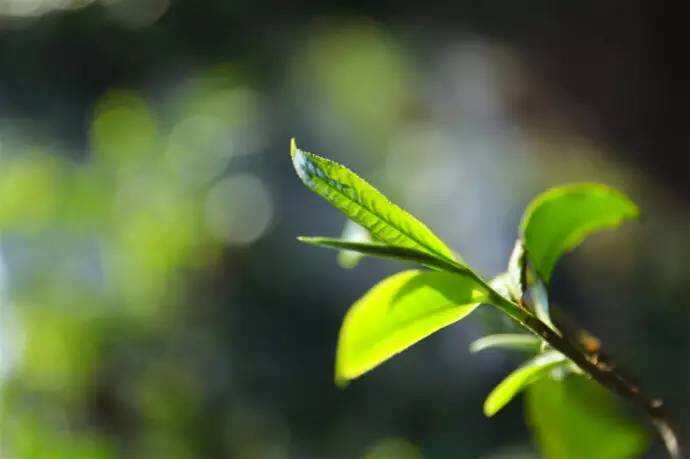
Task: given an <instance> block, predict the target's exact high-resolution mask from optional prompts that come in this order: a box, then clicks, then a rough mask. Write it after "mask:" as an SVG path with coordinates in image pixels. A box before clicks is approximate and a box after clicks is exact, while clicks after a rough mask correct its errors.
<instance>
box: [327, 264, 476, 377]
mask: <svg viewBox="0 0 690 459" xmlns="http://www.w3.org/2000/svg"><path fill="white" fill-rule="evenodd" d="M487 297H488V291H487V289H486V288H485V287H484V286H483V285H482V284H481V283H479V282H477V281H476V280H475V279H474V278H473V277H471V276H469V275H461V274H451V273H446V272H436V271H414V270H413V271H404V272H402V273H399V274H396V275H394V276H391V277H389V278H387V279H385V280H383V281H381V282H380V283H379V284H377V285H376V286H374V287H373V288H372V289H371V290H369V292H367V293H366V295H364V296H363V297H362V298H361V299H360V300H359V301H357V302H356V303H355V304H354V305H353V306H352V307H351V308H350V310H349V311H348V312H347V315H346V316H345V319H344V321H343V325H342V328H341V329H340V337H339V340H338V349H337V355H336V365H335V378H336V382H337V383H339V384H342V383H345V382H347V381H348V380H351V379H353V378H356V377H358V376H360V375H362V374H364V373H366V372H367V371H369V370H371V369H372V368H374V367H376V366H377V365H379V364H381V363H382V362H385V361H386V360H388V359H389V358H391V357H393V356H394V355H396V354H398V353H399V352H401V351H403V350H405V349H407V348H408V347H410V346H411V345H413V344H414V343H416V342H418V341H420V340H421V339H423V338H425V337H427V336H429V335H431V334H432V333H434V332H435V331H437V330H439V329H441V328H443V327H446V326H448V325H450V324H452V323H454V322H457V321H458V320H460V319H462V318H463V317H465V316H467V315H468V314H469V313H470V312H472V311H473V310H474V309H475V308H476V307H477V305H479V303H481V302H483V301H485V300H486V299H487Z"/></svg>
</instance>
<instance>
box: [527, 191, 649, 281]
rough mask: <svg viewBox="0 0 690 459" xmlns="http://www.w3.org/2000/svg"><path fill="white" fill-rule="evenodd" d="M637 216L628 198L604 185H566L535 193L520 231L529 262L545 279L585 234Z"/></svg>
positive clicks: (637, 212)
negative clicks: (559, 260) (537, 194)
mask: <svg viewBox="0 0 690 459" xmlns="http://www.w3.org/2000/svg"><path fill="white" fill-rule="evenodd" d="M638 215H639V210H638V208H637V206H636V205H635V204H634V203H633V202H632V201H631V200H630V199H628V198H627V197H626V196H625V195H623V194H622V193H620V192H618V191H616V190H614V189H612V188H609V187H607V186H605V185H601V184H594V183H583V184H574V185H566V186H561V187H557V188H552V189H550V190H548V191H546V192H544V193H542V194H541V195H539V196H537V198H535V199H534V200H533V201H532V202H531V204H530V205H529V206H528V207H527V210H526V211H525V214H524V216H523V219H522V223H521V225H520V231H521V234H522V238H523V240H524V243H525V250H526V251H527V257H528V259H529V261H530V263H531V264H532V266H533V267H534V269H535V270H536V271H537V273H538V274H539V276H541V278H542V279H543V280H544V281H545V282H548V281H549V279H550V277H551V273H552V272H553V268H554V266H555V265H556V262H557V261H558V259H559V258H560V257H561V256H562V255H563V254H564V253H566V252H568V251H569V250H572V249H573V248H575V247H576V246H577V245H578V244H580V242H582V241H583V239H584V238H585V237H587V236H588V235H590V234H592V233H594V232H596V231H599V230H602V229H606V228H614V227H616V226H618V225H619V224H620V223H621V222H622V221H623V220H625V219H631V218H637V217H638Z"/></svg>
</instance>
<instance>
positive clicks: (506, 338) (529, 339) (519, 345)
mask: <svg viewBox="0 0 690 459" xmlns="http://www.w3.org/2000/svg"><path fill="white" fill-rule="evenodd" d="M495 347H497V348H499V349H511V350H517V351H523V352H535V353H536V352H538V351H539V348H540V347H541V339H539V338H537V337H536V336H533V335H527V334H523V333H501V334H497V335H488V336H484V337H482V338H479V339H478V340H475V341H473V342H472V344H470V352H472V353H475V352H479V351H483V350H484V349H491V348H495Z"/></svg>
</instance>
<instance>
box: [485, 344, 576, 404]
mask: <svg viewBox="0 0 690 459" xmlns="http://www.w3.org/2000/svg"><path fill="white" fill-rule="evenodd" d="M565 362H567V359H566V358H565V356H564V355H563V354H561V353H560V352H556V351H550V352H545V353H544V354H540V355H538V356H536V357H535V358H533V359H531V360H528V361H527V362H526V363H524V364H523V365H522V366H521V367H520V368H518V369H517V370H515V371H513V372H512V373H511V374H509V375H508V377H507V378H506V379H504V380H503V381H501V382H500V384H499V385H498V386H496V388H494V390H492V391H491V393H490V394H489V396H488V397H487V398H486V401H485V402H484V414H485V415H486V416H488V417H491V416H493V415H494V414H496V413H498V412H499V411H500V410H501V408H503V407H504V406H506V405H507V404H508V402H510V401H511V400H512V399H513V397H515V396H516V395H517V394H518V393H520V391H522V390H523V389H524V388H525V387H527V386H528V385H529V384H531V383H533V382H534V381H536V380H537V379H539V378H541V377H543V376H546V375H547V374H548V373H549V372H550V371H551V370H552V369H554V368H556V367H558V366H559V365H562V364H563V363H565Z"/></svg>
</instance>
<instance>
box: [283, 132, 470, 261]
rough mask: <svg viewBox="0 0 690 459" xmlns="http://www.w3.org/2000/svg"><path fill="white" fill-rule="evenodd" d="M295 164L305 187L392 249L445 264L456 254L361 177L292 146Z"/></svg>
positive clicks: (291, 152) (291, 150)
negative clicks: (403, 249) (424, 255)
mask: <svg viewBox="0 0 690 459" xmlns="http://www.w3.org/2000/svg"><path fill="white" fill-rule="evenodd" d="M290 154H291V156H292V162H293V164H294V166H295V170H296V171H297V175H299V177H300V179H302V181H303V182H304V184H305V185H306V186H307V187H308V188H309V189H311V190H312V191H314V192H315V193H317V194H318V195H320V196H321V197H323V198H324V199H326V200H327V201H328V202H330V203H331V204H332V205H333V206H335V207H337V208H338V209H340V210H341V211H342V212H343V213H344V214H345V215H347V216H348V217H349V218H351V219H352V220H353V221H355V222H356V223H359V224H360V225H361V226H363V227H364V228H366V229H367V230H369V231H370V232H371V234H372V236H373V237H374V238H375V239H377V240H379V241H381V242H385V243H387V244H390V245H395V246H399V247H407V248H413V249H417V250H421V251H423V252H426V253H428V254H431V255H434V256H436V257H439V258H441V259H445V260H455V259H456V258H455V256H454V255H453V251H452V250H451V249H450V248H448V247H447V246H446V245H445V244H444V243H443V241H441V239H439V238H438V237H437V236H436V235H435V234H434V233H432V232H431V230H430V229H429V228H427V226H426V225H424V224H423V223H422V222H420V221H419V220H417V219H416V218H415V217H413V216H412V215H410V214H409V213H407V212H406V211H404V210H403V209H401V208H400V207H398V206H396V205H395V204H393V203H391V202H390V201H389V200H388V199H387V198H386V197H385V196H384V195H382V194H381V193H380V192H379V191H378V190H377V189H376V188H374V187H373V186H371V185H369V184H368V183H367V182H365V181H364V180H363V179H361V178H360V177H359V176H357V174H355V173H354V172H352V171H350V170H349V169H347V168H346V167H344V166H341V165H340V164H338V163H335V162H333V161H331V160H329V159H326V158H322V157H320V156H317V155H314V154H312V153H309V152H306V151H302V150H300V149H299V148H297V145H296V144H295V141H294V139H293V140H292V142H291V145H290Z"/></svg>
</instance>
